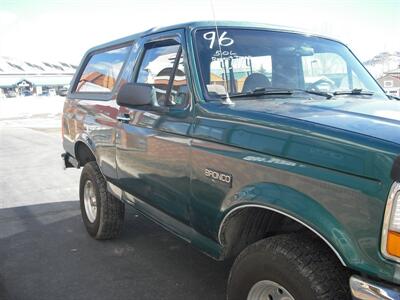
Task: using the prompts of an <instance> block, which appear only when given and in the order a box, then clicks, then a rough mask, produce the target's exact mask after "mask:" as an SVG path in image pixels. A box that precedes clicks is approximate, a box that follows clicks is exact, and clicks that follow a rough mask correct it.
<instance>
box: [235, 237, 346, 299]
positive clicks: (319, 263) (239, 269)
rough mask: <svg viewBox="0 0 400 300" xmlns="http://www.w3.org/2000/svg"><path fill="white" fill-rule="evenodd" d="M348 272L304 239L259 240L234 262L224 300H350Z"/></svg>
mask: <svg viewBox="0 0 400 300" xmlns="http://www.w3.org/2000/svg"><path fill="white" fill-rule="evenodd" d="M348 280H349V274H348V271H347V270H346V269H345V268H344V267H343V266H342V265H341V264H340V263H339V262H338V260H337V258H336V257H335V256H333V255H332V253H331V251H330V249H329V248H327V247H326V245H324V244H322V243H321V242H320V241H319V240H317V239H314V238H313V237H309V236H308V235H306V236H304V235H300V234H289V235H279V236H275V237H271V238H267V239H264V240H260V241H258V242H256V243H254V244H252V245H250V246H248V247H247V248H245V249H244V250H243V251H242V253H240V255H239V256H238V257H237V258H236V260H235V263H234V264H233V266H232V269H231V273H230V276H229V280H228V291H227V298H228V300H246V299H247V300H264V299H266V300H277V299H281V300H282V299H284V300H294V299H296V300H303V299H307V300H317V299H318V300H319V299H341V300H342V299H351V297H350V291H349V284H348Z"/></svg>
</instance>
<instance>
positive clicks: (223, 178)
mask: <svg viewBox="0 0 400 300" xmlns="http://www.w3.org/2000/svg"><path fill="white" fill-rule="evenodd" d="M204 175H205V176H206V177H208V178H211V179H213V180H218V181H219V182H222V183H224V184H228V185H229V187H232V175H231V174H227V173H223V172H221V171H215V170H212V169H205V170H204Z"/></svg>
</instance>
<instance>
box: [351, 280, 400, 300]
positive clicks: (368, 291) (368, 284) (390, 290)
mask: <svg viewBox="0 0 400 300" xmlns="http://www.w3.org/2000/svg"><path fill="white" fill-rule="evenodd" d="M350 290H351V294H352V296H353V299H355V300H382V299H385V300H399V299H400V290H399V289H398V288H395V287H391V286H389V285H385V284H378V283H376V282H373V281H370V280H367V279H364V278H361V277H359V276H356V275H353V276H351V277H350Z"/></svg>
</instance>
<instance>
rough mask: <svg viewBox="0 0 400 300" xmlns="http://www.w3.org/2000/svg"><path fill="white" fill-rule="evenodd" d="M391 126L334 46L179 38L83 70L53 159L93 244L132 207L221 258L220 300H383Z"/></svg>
mask: <svg viewBox="0 0 400 300" xmlns="http://www.w3.org/2000/svg"><path fill="white" fill-rule="evenodd" d="M399 113H400V103H399V102H397V101H395V100H391V99H389V98H388V96H386V95H385V93H384V91H383V90H382V88H381V87H380V86H379V85H378V84H377V82H376V81H375V80H374V79H373V78H372V77H371V76H370V74H369V73H368V72H367V71H366V70H365V68H364V67H363V66H362V65H361V63H360V62H359V61H358V60H357V58H355V56H354V55H353V54H352V53H351V51H350V50H349V49H348V48H347V47H346V46H345V45H344V44H342V43H340V42H338V41H335V40H332V39H330V38H325V37H321V36H316V35H312V34H309V33H302V32H299V31H295V30H289V29H287V28H280V27H272V26H266V25H260V24H253V23H234V22H218V27H217V28H216V24H215V23H214V22H198V23H188V24H182V25H176V26H171V27H167V28H159V29H152V30H149V31H146V32H143V33H138V34H135V35H132V36H129V37H126V38H123V39H120V40H117V41H113V42H109V43H106V44H103V45H100V46H97V47H94V48H92V49H90V50H89V51H88V52H87V53H86V54H85V56H84V58H83V60H82V63H81V65H80V67H79V70H78V72H77V73H76V75H75V77H74V79H73V84H72V85H71V88H70V90H69V93H68V95H67V98H66V101H65V105H64V113H63V118H62V122H63V125H62V129H63V146H64V149H65V153H64V154H63V155H62V156H63V159H64V164H65V167H67V168H68V167H77V168H80V167H83V170H82V174H81V180H80V187H79V193H80V206H81V212H82V218H83V222H84V224H85V226H86V229H87V231H88V233H89V234H90V235H91V236H92V237H93V238H95V239H111V238H114V237H116V236H118V234H119V233H120V232H121V230H122V224H123V220H124V207H125V204H129V205H133V206H134V207H135V208H136V209H137V210H138V211H140V212H141V213H143V214H144V215H146V216H148V217H149V218H151V219H152V220H155V221H156V222H158V223H160V224H161V225H162V226H164V227H165V228H167V229H168V230H170V231H171V232H173V233H175V234H176V235H178V236H180V237H182V238H184V239H185V240H187V241H189V242H190V243H191V244H192V245H193V246H195V247H197V248H198V249H199V250H200V251H202V252H204V253H206V254H207V255H209V256H211V257H213V258H215V259H217V260H224V259H229V258H234V259H235V262H234V264H233V266H232V269H231V272H230V276H229V280H228V287H227V298H228V299H233V300H243V299H250V300H253V299H349V298H351V297H352V296H353V297H354V298H355V299H399V297H400V293H399V283H400V247H399V245H400V183H399V182H400V156H399V154H400V135H399V134H398V132H400V123H399V120H398V119H396V118H397V116H398V115H399ZM132 234H134V233H132ZM149 238H151V237H149ZM182 263H183V262H182ZM132 268H134V266H132Z"/></svg>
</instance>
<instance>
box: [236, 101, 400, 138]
mask: <svg viewBox="0 0 400 300" xmlns="http://www.w3.org/2000/svg"><path fill="white" fill-rule="evenodd" d="M232 110H235V111H241V112H243V113H244V112H248V113H252V112H254V113H256V112H257V113H263V112H265V113H272V114H277V115H281V116H286V117H290V118H294V119H299V120H304V121H309V122H313V123H317V124H322V125H326V126H330V127H335V128H339V129H343V130H347V131H352V132H355V133H359V134H363V135H368V136H371V137H374V138H379V139H383V140H386V141H389V142H394V143H397V144H400V102H398V101H395V100H384V99H379V100H378V99H365V98H361V97H358V98H342V99H337V98H335V99H332V100H322V101H315V100H294V99H290V100H287V99H286V100H284V99H282V100H271V99H262V100H240V101H236V102H235V106H233V107H232Z"/></svg>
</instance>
